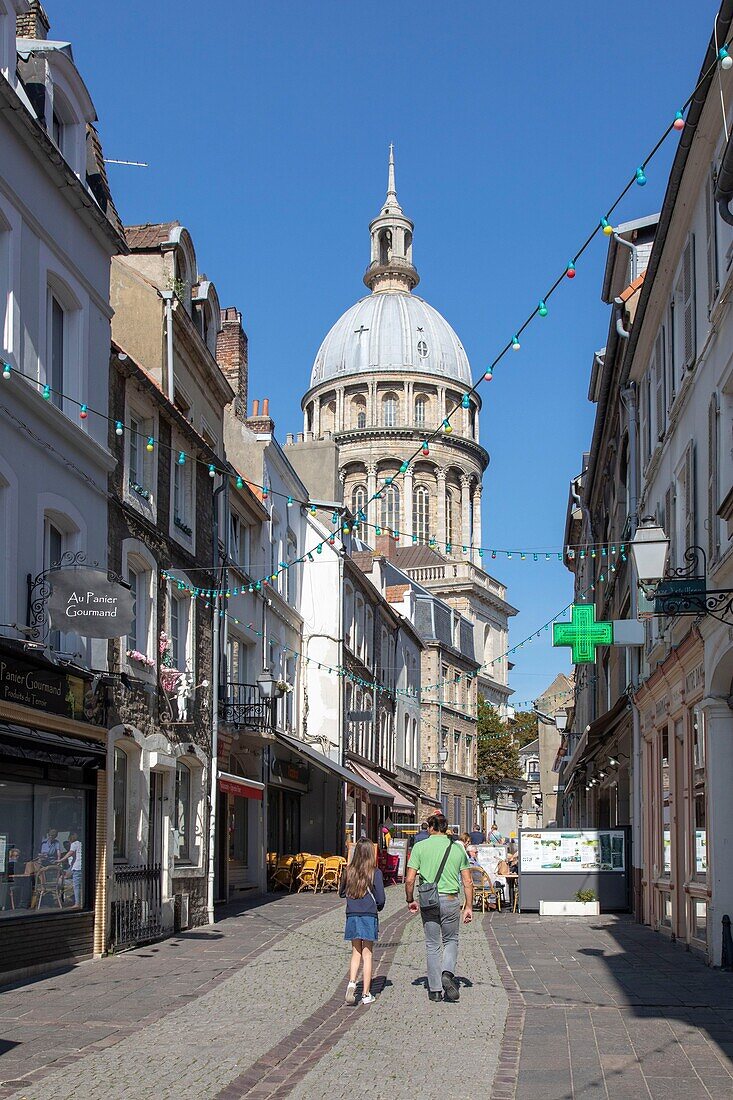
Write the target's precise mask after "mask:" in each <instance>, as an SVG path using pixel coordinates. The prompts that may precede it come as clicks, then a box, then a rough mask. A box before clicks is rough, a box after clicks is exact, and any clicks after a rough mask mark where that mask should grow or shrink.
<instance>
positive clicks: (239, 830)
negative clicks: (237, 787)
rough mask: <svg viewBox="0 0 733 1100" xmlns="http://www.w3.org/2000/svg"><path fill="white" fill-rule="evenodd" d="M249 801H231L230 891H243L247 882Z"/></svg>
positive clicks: (231, 799)
mask: <svg viewBox="0 0 733 1100" xmlns="http://www.w3.org/2000/svg"><path fill="white" fill-rule="evenodd" d="M248 816H249V800H248V799H246V798H237V797H230V799H229V819H228V820H229V889H230V890H238V889H241V888H242V887H243V886H244V885H245V883H246V881H247V844H248V829H247V820H248Z"/></svg>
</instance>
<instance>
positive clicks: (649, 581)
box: [631, 516, 669, 586]
mask: <svg viewBox="0 0 733 1100" xmlns="http://www.w3.org/2000/svg"><path fill="white" fill-rule="evenodd" d="M631 553H632V556H633V559H634V565H635V566H636V575H637V577H638V578H639V581H640V583H641V584H642V585H644V586H647V585H656V584H659V582H660V581H661V579H662V577H663V576H664V571H665V569H666V566H667V555H668V554H669V538H668V537H667V535H665V533H664V528H663V527H661V526H660V525H659V524H658V523H657V521H656V520H655V519H654V517H653V516H646V517H645V518H644V519H643V520H642V521H641V523H640V524H639V526H638V527H637V529H636V534H635V535H634V537H633V539H632V540H631Z"/></svg>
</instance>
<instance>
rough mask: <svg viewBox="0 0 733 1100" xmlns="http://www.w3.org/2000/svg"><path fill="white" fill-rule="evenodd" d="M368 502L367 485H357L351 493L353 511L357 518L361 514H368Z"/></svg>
mask: <svg viewBox="0 0 733 1100" xmlns="http://www.w3.org/2000/svg"><path fill="white" fill-rule="evenodd" d="M366 502H367V491H366V485H355V486H354V489H353V491H352V493H351V511H352V512H353V513H354V515H355V516H358V515H359V513H360V512H361V513H363V514H366Z"/></svg>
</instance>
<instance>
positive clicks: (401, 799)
mask: <svg viewBox="0 0 733 1100" xmlns="http://www.w3.org/2000/svg"><path fill="white" fill-rule="evenodd" d="M351 767H352V768H353V769H354V771H355V772H358V773H359V775H363V776H364V778H365V779H366V780H367V782H369V783H372V784H373V785H374V786H375V787H377V788H381V790H383V791H384V793H385V794H386V795H389V796H390V798H392V799H393V805H392V809H393V810H399V811H400V813H405V812H409V811H410V810H414V809H415V803H414V802H408V801H407V799H406V798H405V796H404V795H403V794H402V793H401V792H400V791H398V790H395V788H394V787H393V786H392V784H391V783H388V782H387V780H386V779H385V778H384V777H383V776H381V775H380V774H379V772H374V771H372V769H371V768H367V766H366V764H357V763H355V762H354V761H352V762H351Z"/></svg>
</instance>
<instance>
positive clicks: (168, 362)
mask: <svg viewBox="0 0 733 1100" xmlns="http://www.w3.org/2000/svg"><path fill="white" fill-rule="evenodd" d="M160 294H161V297H162V299H163V301H164V302H165V392H166V397H167V398H168V400H169V401H170V403H171V404H173V402H174V399H175V396H176V388H175V385H174V382H173V291H172V290H161V292H160ZM214 561H216V558H214Z"/></svg>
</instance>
